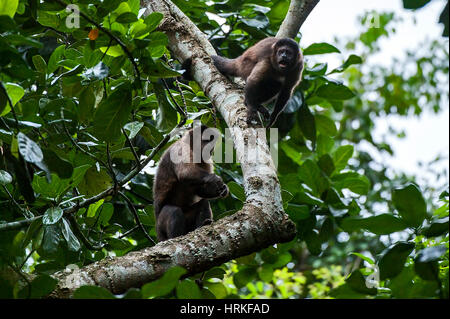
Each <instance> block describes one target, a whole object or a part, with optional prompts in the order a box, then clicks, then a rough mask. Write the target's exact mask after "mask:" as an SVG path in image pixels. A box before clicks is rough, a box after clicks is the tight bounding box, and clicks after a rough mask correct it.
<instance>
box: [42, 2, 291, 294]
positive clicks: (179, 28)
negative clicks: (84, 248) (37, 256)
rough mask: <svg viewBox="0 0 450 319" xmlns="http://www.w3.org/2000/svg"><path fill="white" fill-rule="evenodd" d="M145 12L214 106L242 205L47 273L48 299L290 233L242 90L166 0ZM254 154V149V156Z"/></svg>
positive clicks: (134, 283) (200, 266)
mask: <svg viewBox="0 0 450 319" xmlns="http://www.w3.org/2000/svg"><path fill="white" fill-rule="evenodd" d="M141 7H143V8H144V7H145V8H147V10H146V12H145V15H148V14H150V13H151V12H161V13H163V14H164V19H163V21H162V22H161V24H160V27H159V29H160V31H163V32H165V33H166V34H167V36H168V37H169V49H170V50H171V53H172V55H173V56H174V57H176V58H177V59H178V60H179V61H180V62H183V61H184V60H186V59H187V58H192V75H193V77H194V79H195V80H196V81H197V82H198V83H199V85H200V86H201V87H202V89H203V91H204V92H205V94H206V95H207V96H208V97H209V98H210V99H211V101H212V103H213V104H214V107H215V108H216V109H217V110H218V111H219V112H220V113H221V115H222V117H223V119H224V120H225V122H226V123H227V125H228V127H230V128H232V130H231V135H232V138H233V142H234V146H235V148H236V154H237V159H238V161H239V162H240V163H241V167H242V172H243V177H244V188H245V193H246V197H247V199H246V203H245V204H244V206H243V208H242V210H240V211H239V212H237V213H235V214H233V215H232V216H228V217H225V218H223V219H221V220H219V221H217V222H214V223H213V224H211V225H208V226H204V227H201V228H199V229H197V230H195V231H193V232H191V233H189V234H187V235H185V236H181V237H178V238H174V239H171V240H168V241H165V242H162V243H159V244H157V245H156V246H153V247H149V248H146V249H143V250H141V251H138V252H132V253H129V254H127V255H125V256H122V257H115V258H105V259H104V260H101V261H99V262H96V263H93V264H91V265H88V266H86V267H83V268H82V269H77V270H74V271H71V272H59V273H57V274H55V278H57V279H58V286H57V289H56V290H55V291H54V292H53V293H52V294H51V297H54V298H67V297H70V296H72V294H73V292H74V290H75V289H77V288H78V287H80V286H82V285H98V286H102V287H105V288H107V289H109V290H110V291H111V292H113V293H116V294H117V293H123V292H124V291H126V290H127V289H129V288H131V287H140V286H142V285H143V284H145V283H147V282H149V281H151V280H154V279H156V278H158V277H160V276H161V275H162V274H163V273H164V272H165V271H166V270H167V269H169V268H170V267H173V266H176V265H178V266H182V267H184V268H186V269H187V270H188V274H195V273H198V272H201V271H204V270H207V269H209V268H211V267H213V266H216V265H220V264H222V263H224V262H226V261H228V260H231V259H235V258H237V257H240V256H245V255H247V254H249V253H252V252H255V251H259V250H261V249H263V248H265V247H268V246H269V245H273V244H275V243H278V242H286V241H289V240H291V239H292V238H293V237H294V236H295V225H294V223H292V221H291V220H290V219H289V218H288V216H287V215H286V214H285V213H284V212H283V207H282V200H281V192H280V185H279V182H278V178H277V172H276V168H275V166H274V164H273V162H272V159H271V156H270V151H269V148H268V145H267V141H266V136H265V134H262V135H261V134H258V133H260V132H258V130H256V129H254V128H248V127H247V124H246V118H245V115H246V107H245V105H244V98H243V92H242V89H240V88H239V87H238V86H237V85H236V84H233V83H231V82H230V81H229V80H227V79H226V78H225V77H224V76H222V75H221V74H220V73H219V72H218V71H217V69H216V68H215V67H214V66H213V64H212V61H211V58H210V56H211V55H212V54H215V50H214V48H213V47H212V46H211V44H210V43H209V42H208V40H207V38H206V36H205V35H204V34H203V33H202V32H201V31H200V30H199V29H198V28H197V27H196V26H195V25H194V24H193V23H192V21H191V20H190V19H189V18H187V17H186V16H185V15H184V13H183V12H181V11H180V10H179V9H178V8H177V7H176V6H175V5H174V4H173V3H172V2H170V1H168V0H141ZM254 154H257V155H258V157H257V160H255V157H254V156H253V155H254Z"/></svg>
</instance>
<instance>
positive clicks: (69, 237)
mask: <svg viewBox="0 0 450 319" xmlns="http://www.w3.org/2000/svg"><path fill="white" fill-rule="evenodd" d="M61 232H62V234H63V236H64V239H65V240H66V242H67V247H69V250H70V251H79V250H80V248H81V244H80V242H79V241H78V238H77V237H76V236H75V235H74V234H73V232H72V230H71V229H70V225H69V223H68V222H67V221H66V219H65V218H62V224H61Z"/></svg>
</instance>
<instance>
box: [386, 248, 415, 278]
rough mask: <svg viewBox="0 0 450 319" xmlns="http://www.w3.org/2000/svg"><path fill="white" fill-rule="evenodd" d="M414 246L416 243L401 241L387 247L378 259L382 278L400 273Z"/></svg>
mask: <svg viewBox="0 0 450 319" xmlns="http://www.w3.org/2000/svg"><path fill="white" fill-rule="evenodd" d="M414 246H415V245H414V243H405V242H399V243H396V244H394V245H392V246H391V247H389V248H387V249H385V250H384V252H383V253H382V254H381V258H380V260H379V261H378V267H379V268H380V279H381V280H385V279H388V278H393V277H395V276H397V275H398V274H400V273H401V272H402V270H403V268H404V267H405V262H406V259H407V258H408V256H409V255H410V254H411V252H412V251H413V249H414Z"/></svg>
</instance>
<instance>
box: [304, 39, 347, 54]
mask: <svg viewBox="0 0 450 319" xmlns="http://www.w3.org/2000/svg"><path fill="white" fill-rule="evenodd" d="M340 52H341V51H339V49H337V48H336V47H335V46H333V45H331V44H329V43H325V42H321V43H313V44H311V45H310V46H309V47H307V48H306V49H304V50H303V55H315V54H325V53H340Z"/></svg>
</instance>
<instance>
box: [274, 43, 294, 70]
mask: <svg viewBox="0 0 450 319" xmlns="http://www.w3.org/2000/svg"><path fill="white" fill-rule="evenodd" d="M297 56H298V55H297V53H296V52H294V50H292V48H291V47H288V46H282V47H279V48H278V50H277V51H276V61H277V66H278V68H279V69H280V71H286V70H290V68H291V67H292V66H293V65H294V64H295V62H296V61H297Z"/></svg>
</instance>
